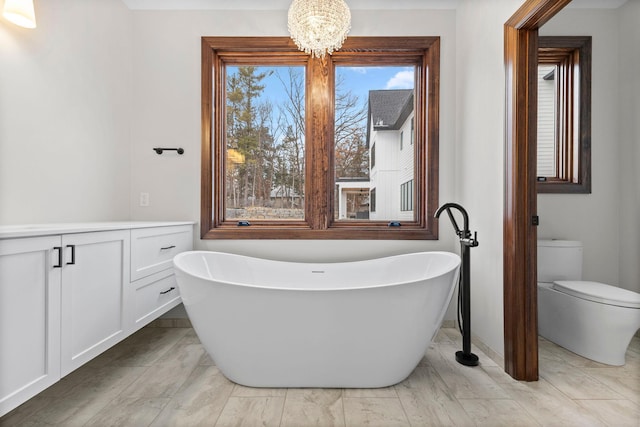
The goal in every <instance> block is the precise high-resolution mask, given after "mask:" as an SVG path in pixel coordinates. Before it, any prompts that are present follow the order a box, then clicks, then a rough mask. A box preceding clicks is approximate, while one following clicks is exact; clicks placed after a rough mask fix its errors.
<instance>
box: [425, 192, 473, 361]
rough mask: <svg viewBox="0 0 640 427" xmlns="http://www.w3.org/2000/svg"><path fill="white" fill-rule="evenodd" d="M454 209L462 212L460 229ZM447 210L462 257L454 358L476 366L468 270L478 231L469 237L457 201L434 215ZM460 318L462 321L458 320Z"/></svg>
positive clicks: (467, 216) (466, 217) (465, 218)
mask: <svg viewBox="0 0 640 427" xmlns="http://www.w3.org/2000/svg"><path fill="white" fill-rule="evenodd" d="M452 208H453V209H456V210H458V211H459V212H460V213H461V214H462V218H463V221H464V228H463V229H460V227H458V223H457V222H456V219H455V218H454V216H453V214H452V213H451V209H452ZM445 210H446V211H447V215H449V219H450V220H451V224H452V225H453V228H454V230H455V232H456V234H457V235H458V237H459V239H460V256H461V257H462V268H461V269H460V288H459V289H458V316H459V317H458V326H459V327H460V333H462V351H457V352H456V360H457V361H458V363H461V364H463V365H466V366H476V365H477V364H478V356H476V355H475V354H473V353H471V271H470V250H471V248H475V247H476V246H478V244H479V243H478V232H477V231H476V232H475V233H474V235H473V238H472V237H471V231H470V230H469V215H468V214H467V211H466V209H465V208H463V207H462V206H460V205H459V204H457V203H445V204H444V205H442V206H440V209H438V210H437V211H436V214H435V217H436V218H439V217H440V214H441V213H442V212H443V211H445ZM460 317H461V318H462V322H461V321H460Z"/></svg>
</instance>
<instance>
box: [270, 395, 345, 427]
mask: <svg viewBox="0 0 640 427" xmlns="http://www.w3.org/2000/svg"><path fill="white" fill-rule="evenodd" d="M280 426H281V427H344V426H345V420H344V408H343V404H342V390H341V389H289V390H288V391H287V397H286V400H285V403H284V410H283V412H282V422H281V424H280Z"/></svg>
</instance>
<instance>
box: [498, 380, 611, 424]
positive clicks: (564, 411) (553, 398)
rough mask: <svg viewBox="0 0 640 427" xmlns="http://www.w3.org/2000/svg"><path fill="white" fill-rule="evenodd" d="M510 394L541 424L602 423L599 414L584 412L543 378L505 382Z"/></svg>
mask: <svg viewBox="0 0 640 427" xmlns="http://www.w3.org/2000/svg"><path fill="white" fill-rule="evenodd" d="M503 387H504V388H505V390H506V391H507V392H508V393H509V395H510V396H511V398H512V399H513V400H515V401H517V402H518V403H519V404H520V406H522V407H523V408H524V409H525V411H526V412H527V413H528V414H530V415H531V417H532V418H533V419H535V420H536V421H537V422H538V423H539V424H540V425H542V426H557V427H565V426H566V427H568V426H576V427H586V426H589V427H602V426H604V424H602V422H600V420H598V418H596V417H594V416H592V415H591V414H589V413H587V412H585V411H584V410H583V409H582V408H581V407H580V406H579V405H578V404H577V403H576V402H575V401H574V400H571V399H569V398H568V397H567V396H565V395H564V394H563V393H561V392H560V391H558V390H557V389H556V388H555V387H553V386H552V385H551V384H549V383H548V382H547V381H545V380H544V379H540V380H539V381H532V382H521V381H513V382H511V383H508V384H507V383H505V384H504V385H503Z"/></svg>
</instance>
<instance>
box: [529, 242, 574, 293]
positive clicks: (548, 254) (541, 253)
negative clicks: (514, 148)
mask: <svg viewBox="0 0 640 427" xmlns="http://www.w3.org/2000/svg"><path fill="white" fill-rule="evenodd" d="M556 280H582V242H578V241H574V240H538V282H546V283H552V282H554V281H556Z"/></svg>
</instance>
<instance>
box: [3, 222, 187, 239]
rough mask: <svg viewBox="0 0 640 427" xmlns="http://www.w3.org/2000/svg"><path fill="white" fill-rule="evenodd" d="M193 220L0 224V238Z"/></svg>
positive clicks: (105, 229)
mask: <svg viewBox="0 0 640 427" xmlns="http://www.w3.org/2000/svg"><path fill="white" fill-rule="evenodd" d="M193 224H195V222H193V221H110V222H78V223H65V222H61V223H55V224H20V225H0V239H9V238H15V237H33V236H50V235H54V234H71V233H86V232H90V231H109V230H131V229H134V228H149V227H170V226H175V225H193Z"/></svg>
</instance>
